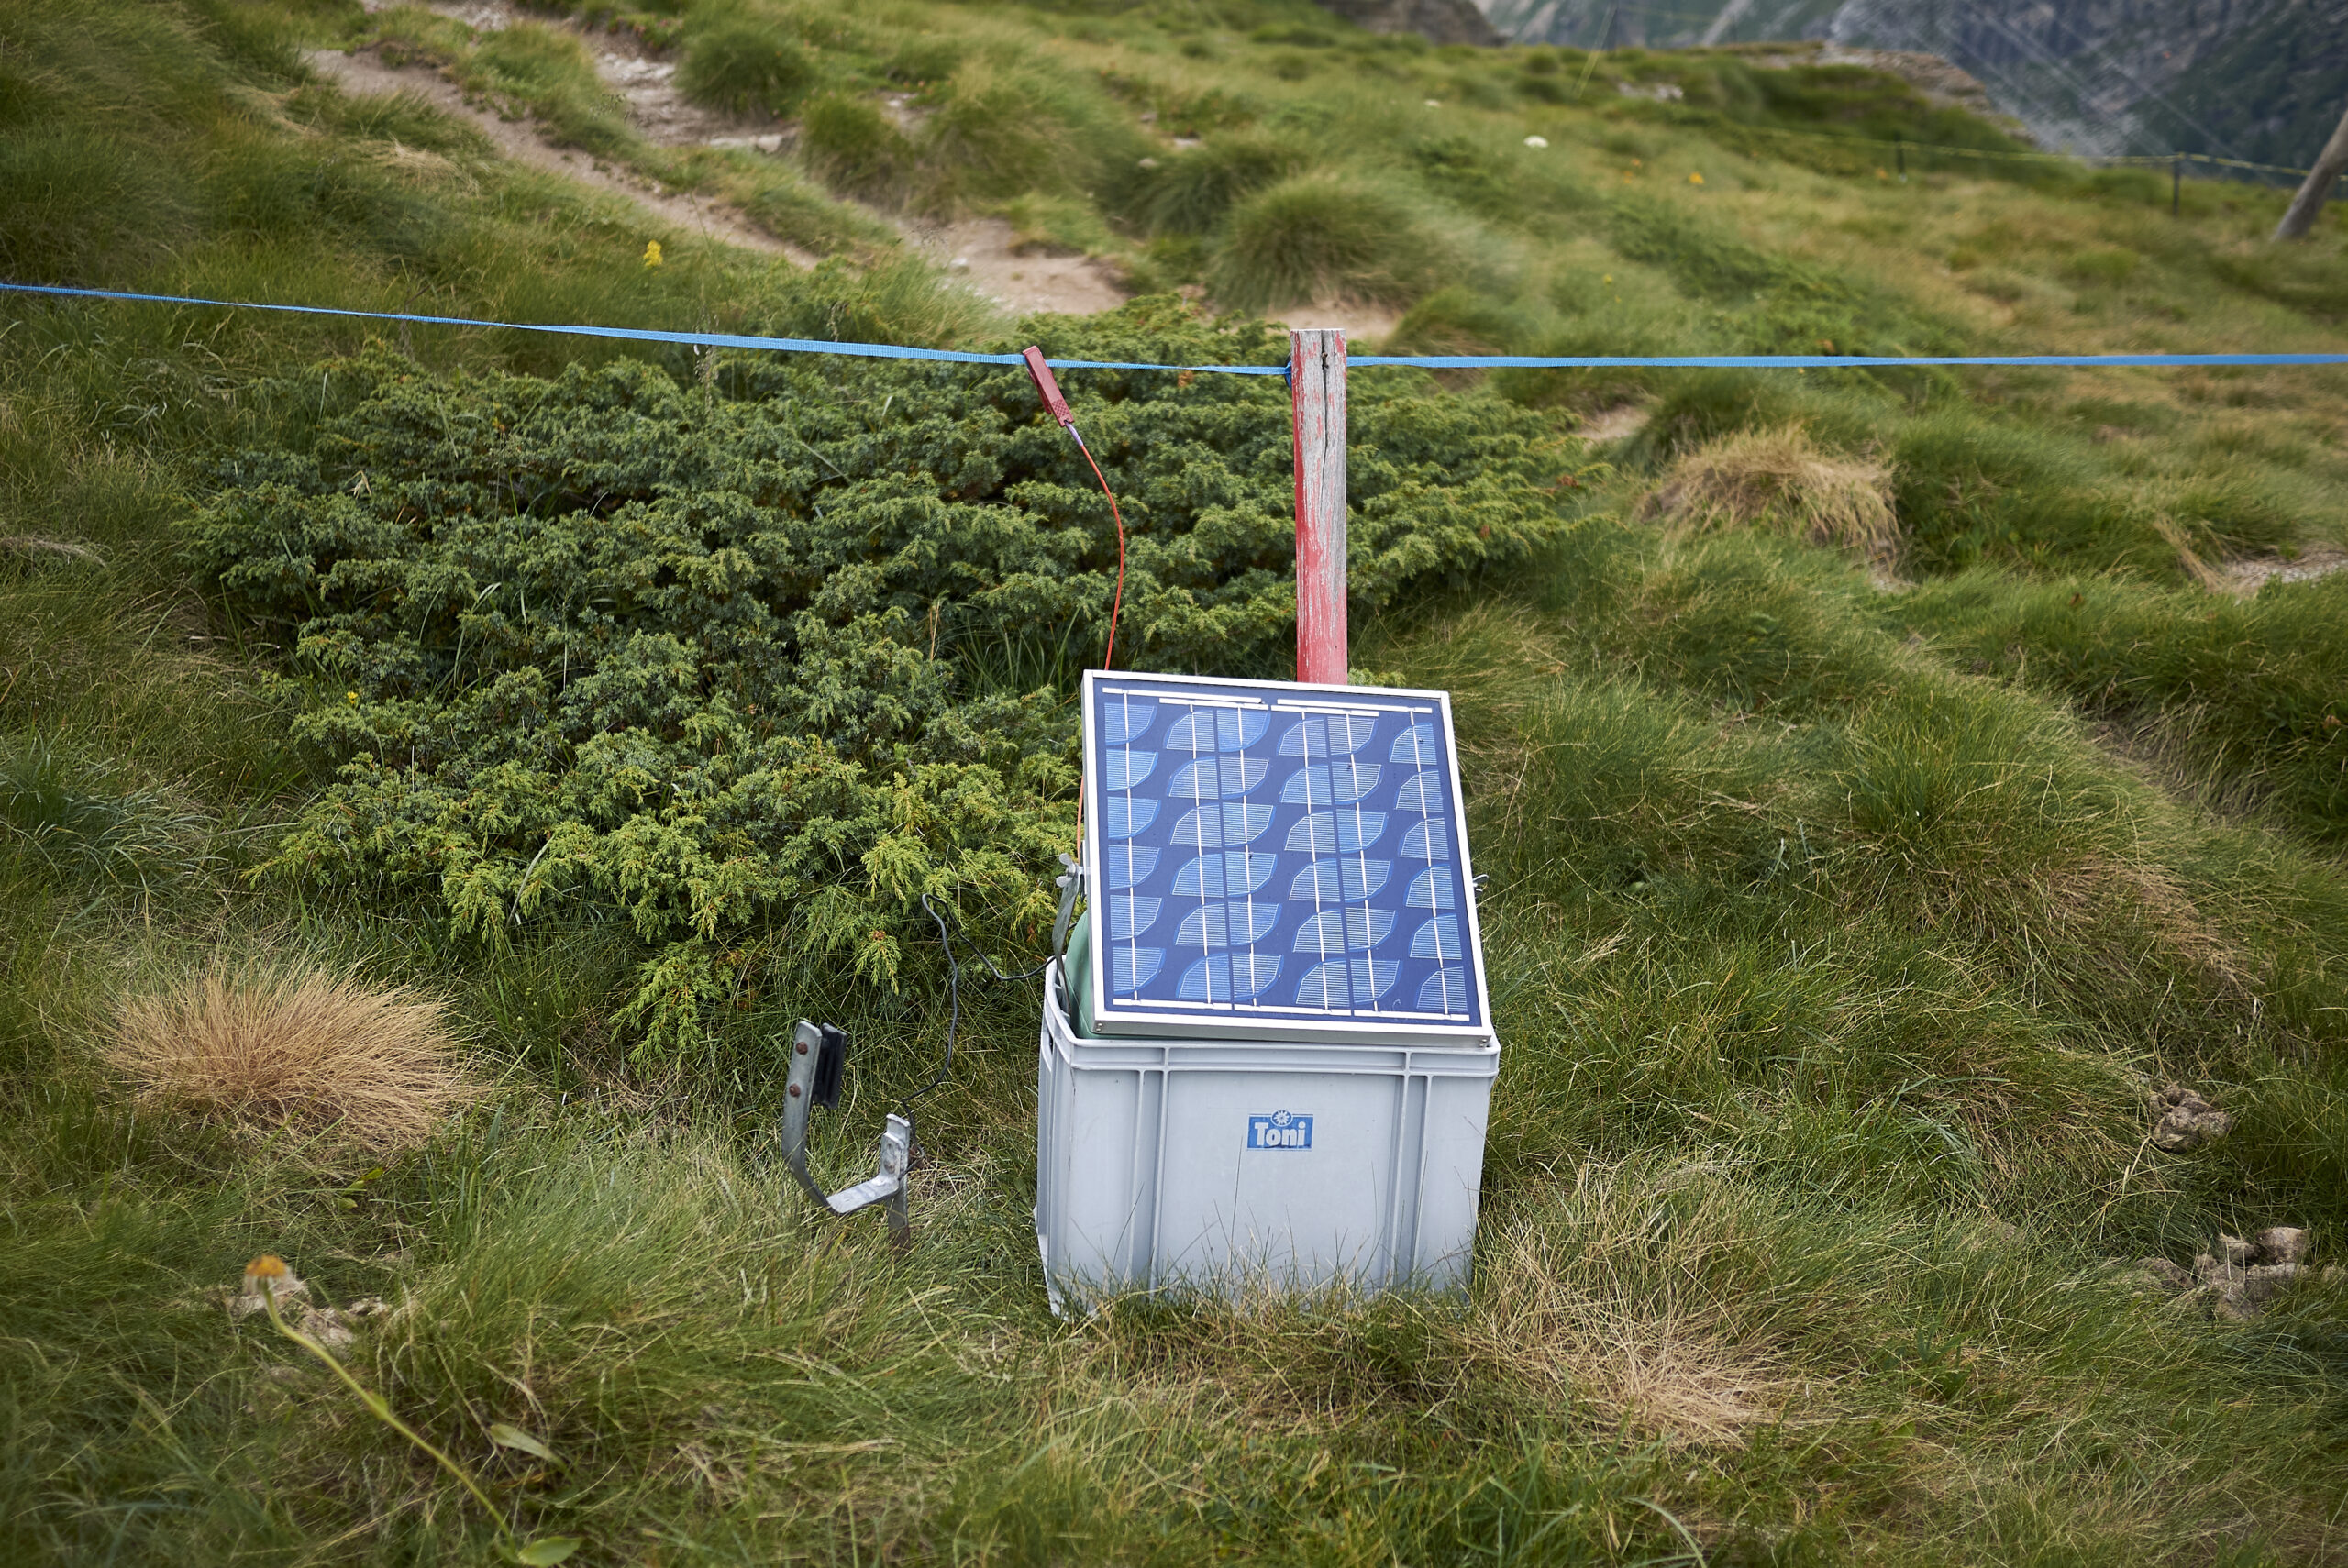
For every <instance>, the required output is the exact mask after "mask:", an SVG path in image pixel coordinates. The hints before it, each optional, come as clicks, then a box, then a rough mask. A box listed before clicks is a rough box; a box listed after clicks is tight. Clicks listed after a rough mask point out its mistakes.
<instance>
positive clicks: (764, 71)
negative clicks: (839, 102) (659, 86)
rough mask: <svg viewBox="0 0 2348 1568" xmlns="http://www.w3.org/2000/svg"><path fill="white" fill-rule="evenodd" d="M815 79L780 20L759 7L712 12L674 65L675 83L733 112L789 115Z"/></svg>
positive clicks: (813, 66) (809, 62) (812, 68)
mask: <svg viewBox="0 0 2348 1568" xmlns="http://www.w3.org/2000/svg"><path fill="white" fill-rule="evenodd" d="M819 79H820V72H819V70H818V68H817V66H816V64H815V62H814V61H813V60H811V59H810V58H809V57H808V54H807V51H806V50H805V49H803V47H801V45H800V44H799V42H798V40H796V39H792V38H789V37H786V36H785V35H784V33H783V31H782V28H781V18H780V17H775V16H773V15H771V14H768V13H762V12H759V11H757V10H739V9H737V10H730V11H722V12H718V13H716V14H714V15H712V16H710V17H708V18H706V19H705V20H703V22H702V23H701V25H699V26H697V27H695V28H693V29H692V34H691V36H690V38H689V39H688V41H687V43H686V45H685V50H684V58H683V60H682V61H680V62H679V64H678V67H677V85H678V86H679V87H681V88H682V89H683V90H684V91H685V92H686V93H687V94H689V95H691V96H692V97H694V98H697V99H699V100H700V101H701V102H703V103H704V104H709V105H714V106H715V107H717V108H721V109H725V110H727V111H728V112H730V113H733V114H737V115H744V114H749V113H752V112H753V111H758V112H762V113H765V114H769V115H778V116H780V115H788V114H790V113H791V112H792V110H793V109H796V108H797V107H798V106H799V104H800V101H801V100H802V99H803V98H804V97H806V96H807V94H808V93H809V92H811V91H812V90H813V89H814V86H815V84H816V83H817V81H818V80H819Z"/></svg>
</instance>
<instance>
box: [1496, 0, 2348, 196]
mask: <svg viewBox="0 0 2348 1568" xmlns="http://www.w3.org/2000/svg"><path fill="white" fill-rule="evenodd" d="M1484 10H1485V14H1486V15H1487V16H1488V17H1490V20H1491V22H1492V24H1493V25H1494V26H1495V27H1496V28H1499V29H1500V30H1501V32H1503V33H1505V34H1507V35H1508V36H1509V37H1510V38H1512V39H1518V40H1520V41H1523V42H1547V43H1558V44H1569V45H1573V46H1575V47H1578V48H1583V49H1599V48H1607V49H1622V48H1627V47H1634V46H1642V45H1644V46H1649V47H1666V48H1669V47H1683V46H1689V45H1700V44H1730V43H1754V42H1762V41H1774V40H1778V39H1817V40H1821V41H1824V42H1830V43H1833V44H1837V45H1841V46H1844V47H1846V48H1863V49H1877V50H1907V51H1914V52H1921V53H1927V54H1936V55H1940V56H1943V57H1944V58H1946V59H1948V60H1950V61H1954V62H1955V63H1956V64H1957V65H1959V66H1961V67H1962V68H1964V69H1965V70H1966V71H1968V72H1972V73H1973V74H1974V75H1975V76H1977V77H1979V78H1980V79H1981V81H1982V82H1983V83H1985V84H1986V85H1987V86H1988V90H1989V94H1990V96H1991V98H1993V99H1994V100H1995V101H1996V103H1997V105H1998V106H1999V108H2001V109H2003V110H2004V111H2005V112H2007V113H2008V114H2010V115H2012V116H2015V117H2017V118H2019V119H2020V120H2021V121H2022V123H2023V124H2024V125H2026V126H2028V127H2030V129H2031V132H2032V135H2033V136H2035V137H2036V138H2038V139H2039V140H2040V141H2041V142H2043V143H2044V144H2046V145H2048V146H2050V147H2069V148H2076V149H2078V150H2080V151H2083V152H2094V153H2121V152H2137V153H2142V152H2168V151H2173V150H2176V151H2187V152H2210V153H2216V154H2219V155H2221V156H2225V157H2232V158H2242V159H2248V160H2254V161H2259V162H2273V163H2285V164H2294V165H2304V164H2305V163H2306V162H2307V161H2308V160H2309V158H2310V157H2311V156H2312V154H2313V152H2314V150H2315V149H2316V148H2317V147H2318V146H2320V144H2321V142H2322V140H2323V138H2324V136H2325V135H2326V134H2327V133H2328V132H2329V131H2330V129H2331V126H2332V125H2333V124H2334V123H2335V122H2336V121H2337V119H2338V117H2339V114H2340V109H2341V105H2342V102H2343V101H2344V100H2348V0H1488V3H1487V4H1486V5H1485V6H1484Z"/></svg>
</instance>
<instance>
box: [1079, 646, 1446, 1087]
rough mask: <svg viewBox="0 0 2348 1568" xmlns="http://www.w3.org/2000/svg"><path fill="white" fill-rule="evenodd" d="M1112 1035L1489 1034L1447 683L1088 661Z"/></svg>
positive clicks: (1099, 920) (1099, 939) (1096, 1000)
mask: <svg viewBox="0 0 2348 1568" xmlns="http://www.w3.org/2000/svg"><path fill="white" fill-rule="evenodd" d="M1084 756H1085V779H1084V832H1085V867H1086V876H1087V883H1086V893H1087V899H1088V902H1089V905H1090V907H1091V911H1092V917H1091V918H1092V930H1093V942H1094V952H1095V954H1096V955H1097V957H1096V959H1095V961H1094V963H1093V964H1092V966H1091V986H1092V997H1091V1003H1092V1009H1091V1010H1092V1017H1093V1026H1094V1028H1095V1029H1097V1030H1098V1031H1099V1032H1101V1033H1102V1034H1109V1035H1114V1034H1125V1035H1158V1036H1170V1037H1182V1036H1199V1035H1207V1036H1224V1037H1241V1038H1245V1037H1255V1038H1259V1039H1278V1040H1287V1041H1306V1040H1320V1041H1327V1042H1330V1043H1338V1042H1345V1041H1357V1042H1370V1041H1398V1040H1401V1039H1405V1038H1408V1037H1417V1038H1419V1039H1422V1040H1424V1041H1428V1042H1430V1043H1457V1044H1460V1045H1467V1044H1470V1043H1479V1044H1480V1043H1481V1042H1482V1041H1483V1040H1484V1038H1485V1037H1486V1036H1488V1035H1489V1034H1490V1024H1489V1022H1488V1018H1489V1013H1490V1004H1489V1001H1488V999H1487V998H1486V996H1485V990H1484V974H1483V951H1482V947H1481V945H1480V944H1479V939H1478V933H1477V927H1476V909H1475V902H1474V900H1473V899H1472V898H1471V897H1470V893H1471V891H1472V884H1471V874H1470V872H1469V869H1468V865H1467V834H1466V833H1465V832H1464V831H1462V830H1463V825H1464V820H1465V819H1464V818H1463V817H1462V815H1461V810H1460V795H1459V769H1458V765H1457V761H1456V752H1455V751H1454V750H1453V746H1452V739H1451V704H1450V699H1449V697H1448V696H1447V695H1446V694H1445V693H1444V692H1440V691H1395V690H1377V689H1373V688H1369V687H1334V686H1302V685H1298V684H1295V683H1292V682H1286V681H1270V680H1203V679H1195V678H1192V677H1189V676H1180V675H1133V674H1124V673H1119V672H1114V671H1102V670H1092V671H1089V672H1087V674H1086V675H1085V678H1084Z"/></svg>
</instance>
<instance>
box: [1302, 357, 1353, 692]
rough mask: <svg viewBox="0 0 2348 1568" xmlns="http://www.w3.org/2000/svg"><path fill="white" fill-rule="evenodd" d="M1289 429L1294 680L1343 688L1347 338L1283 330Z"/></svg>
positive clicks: (1344, 681)
mask: <svg viewBox="0 0 2348 1568" xmlns="http://www.w3.org/2000/svg"><path fill="white" fill-rule="evenodd" d="M1288 344H1289V360H1288V370H1289V397H1290V405H1291V407H1292V409H1293V411H1294V419H1295V430H1296V678H1297V679H1299V680H1301V681H1305V682H1308V683H1311V684H1315V685H1324V686H1343V685H1344V684H1345V683H1346V335H1345V334H1344V333H1343V332H1341V331H1338V330H1337V329H1335V328H1334V327H1316V328H1312V329H1310V330H1307V331H1301V332H1290V334H1289V335H1288Z"/></svg>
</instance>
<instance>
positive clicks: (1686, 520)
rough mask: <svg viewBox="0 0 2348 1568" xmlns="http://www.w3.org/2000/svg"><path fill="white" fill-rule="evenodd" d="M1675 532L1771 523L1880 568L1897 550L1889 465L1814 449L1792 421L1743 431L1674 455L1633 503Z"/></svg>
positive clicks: (1643, 513)
mask: <svg viewBox="0 0 2348 1568" xmlns="http://www.w3.org/2000/svg"><path fill="white" fill-rule="evenodd" d="M1639 513H1640V515H1641V516H1644V517H1654V518H1661V519H1664V520H1665V521H1666V522H1667V523H1668V524H1669V525H1670V526H1671V528H1672V531H1673V532H1675V533H1687V534H1694V533H1707V532H1710V531H1711V530H1713V529H1718V528H1752V527H1762V526H1767V527H1775V528H1778V529H1780V530H1783V531H1785V532H1788V533H1790V534H1793V535H1795V536H1797V537H1800V538H1803V539H1807V540H1809V541H1810V542H1811V544H1813V545H1834V546H1840V547H1843V548H1845V549H1851V550H1856V551H1857V552H1859V553H1860V554H1861V555H1862V556H1864V557H1866V558H1867V559H1868V560H1869V561H1872V562H1874V563H1876V564H1877V565H1878V566H1885V567H1888V566H1889V565H1890V564H1891V563H1892V561H1893V560H1894V559H1895V558H1897V556H1898V555H1899V519H1898V517H1897V516H1896V515H1895V514H1894V513H1893V512H1892V507H1891V469H1889V468H1888V466H1887V465H1885V464H1882V463H1878V462H1874V461H1871V460H1869V459H1867V458H1847V457H1838V456H1835V455H1833V454H1832V453H1829V452H1826V451H1824V450H1822V449H1821V448H1820V447H1818V445H1817V444H1816V443H1814V442H1813V441H1811V438H1810V436H1809V435H1808V433H1807V432H1805V431H1804V430H1803V429H1802V428H1801V426H1800V425H1784V426H1782V427H1780V428H1778V429H1776V430H1743V431H1739V432H1737V433H1736V434H1734V435H1733V436H1722V437H1721V438H1720V439H1719V440H1717V441H1708V442H1706V443H1705V444H1704V445H1703V446H1701V447H1697V448H1696V449H1695V450H1694V451H1692V452H1689V453H1688V454H1686V455H1685V456H1683V457H1681V458H1679V459H1678V461H1676V462H1674V463H1673V464H1672V465H1671V467H1670V469H1668V470H1667V471H1666V472H1665V474H1664V476H1663V482H1662V483H1661V484H1659V485H1657V486H1656V488H1655V489H1654V490H1653V491H1650V492H1648V494H1647V497H1646V499H1645V501H1643V502H1640V505H1639Z"/></svg>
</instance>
